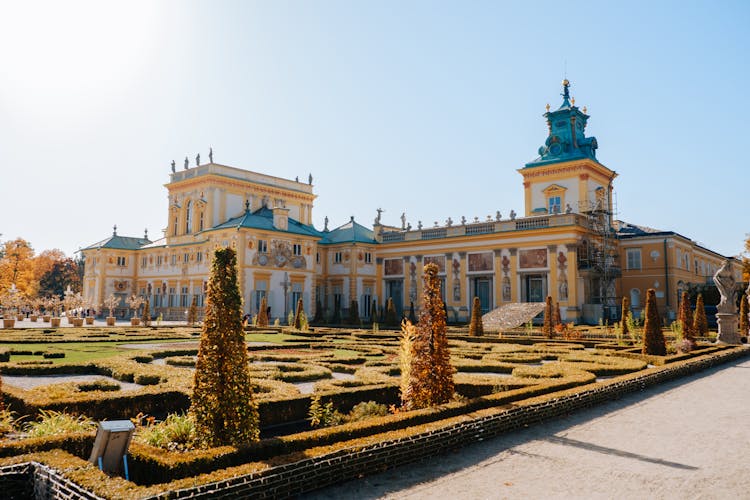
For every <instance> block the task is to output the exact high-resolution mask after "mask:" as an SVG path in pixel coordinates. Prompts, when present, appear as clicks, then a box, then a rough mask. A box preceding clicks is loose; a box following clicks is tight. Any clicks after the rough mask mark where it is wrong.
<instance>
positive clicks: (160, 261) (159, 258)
mask: <svg viewBox="0 0 750 500" xmlns="http://www.w3.org/2000/svg"><path fill="white" fill-rule="evenodd" d="M163 263H164V256H163V255H157V256H156V265H157V267H158V266H161V265H162V264H163Z"/></svg>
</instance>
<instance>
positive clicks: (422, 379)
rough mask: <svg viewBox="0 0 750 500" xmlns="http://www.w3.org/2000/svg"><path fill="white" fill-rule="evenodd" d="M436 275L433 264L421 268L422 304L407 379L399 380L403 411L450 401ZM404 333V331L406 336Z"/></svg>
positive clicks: (451, 388)
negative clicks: (422, 269)
mask: <svg viewBox="0 0 750 500" xmlns="http://www.w3.org/2000/svg"><path fill="white" fill-rule="evenodd" d="M438 272H439V268H438V266H437V265H436V264H432V263H431V264H427V265H426V266H424V288H423V290H424V292H423V301H424V304H423V307H422V313H421V314H420V315H419V324H418V325H417V327H416V331H414V336H413V339H412V340H411V369H410V370H409V380H408V381H406V380H404V381H402V393H401V401H402V404H403V406H404V408H406V409H417V408H426V407H428V406H433V405H439V404H443V403H447V402H448V401H450V400H451V398H453V393H454V389H455V386H454V382H453V372H454V371H455V370H454V369H453V366H452V365H451V364H450V351H449V350H448V338H447V335H446V326H445V311H444V310H443V304H442V302H443V301H442V299H441V297H440V279H439V278H438ZM406 324H407V325H409V323H406ZM407 331H408V329H406V328H405V333H404V335H405V336H406V335H407V333H406V332H407ZM402 342H403V341H402ZM402 346H403V343H402Z"/></svg>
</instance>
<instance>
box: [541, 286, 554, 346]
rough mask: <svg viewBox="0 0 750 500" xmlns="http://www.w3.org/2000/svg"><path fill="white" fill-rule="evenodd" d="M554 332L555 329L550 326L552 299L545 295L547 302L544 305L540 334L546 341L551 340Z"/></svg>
mask: <svg viewBox="0 0 750 500" xmlns="http://www.w3.org/2000/svg"><path fill="white" fill-rule="evenodd" d="M554 332H555V328H554V326H553V325H552V297H551V296H549V295H547V300H546V302H545V305H544V324H543V325H542V333H543V334H544V336H545V337H547V338H548V339H551V338H552V335H553V334H554Z"/></svg>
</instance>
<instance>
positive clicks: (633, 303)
mask: <svg viewBox="0 0 750 500" xmlns="http://www.w3.org/2000/svg"><path fill="white" fill-rule="evenodd" d="M630 307H641V291H640V290H638V289H637V288H633V289H632V290H630Z"/></svg>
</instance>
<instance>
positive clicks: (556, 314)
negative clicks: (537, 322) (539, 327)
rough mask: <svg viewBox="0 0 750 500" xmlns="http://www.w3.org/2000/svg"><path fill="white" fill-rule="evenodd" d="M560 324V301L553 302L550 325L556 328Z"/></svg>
mask: <svg viewBox="0 0 750 500" xmlns="http://www.w3.org/2000/svg"><path fill="white" fill-rule="evenodd" d="M561 324H562V316H560V303H559V302H555V307H554V309H552V327H553V328H558V327H559V326H560V325H561Z"/></svg>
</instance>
